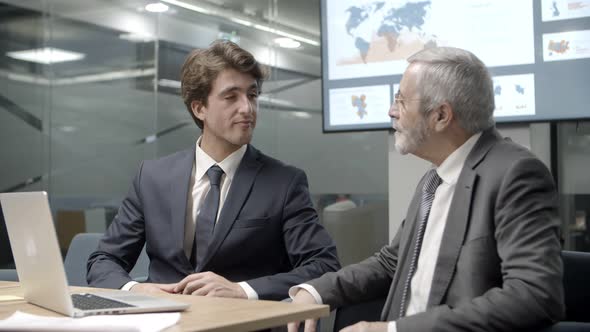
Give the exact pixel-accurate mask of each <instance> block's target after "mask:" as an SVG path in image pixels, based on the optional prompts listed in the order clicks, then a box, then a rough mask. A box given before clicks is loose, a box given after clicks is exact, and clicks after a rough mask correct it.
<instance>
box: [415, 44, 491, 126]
mask: <svg viewBox="0 0 590 332" xmlns="http://www.w3.org/2000/svg"><path fill="white" fill-rule="evenodd" d="M408 62H410V64H419V65H421V67H422V68H421V70H419V71H418V78H417V82H416V86H417V91H418V93H419V94H420V98H421V99H422V105H423V107H422V108H423V109H424V110H425V111H430V110H432V109H434V108H435V107H437V106H438V105H440V104H441V103H443V102H448V103H449V104H450V105H451V107H452V108H453V112H454V114H455V117H456V118H457V120H458V121H459V125H460V126H461V127H462V128H463V129H464V130H466V131H467V132H469V133H472V134H473V133H477V132H480V131H483V130H485V129H487V128H489V127H491V126H493V125H494V108H495V104H494V83H493V81H492V78H491V76H490V73H489V72H488V70H487V68H486V66H485V65H484V63H483V62H482V61H481V60H480V59H478V58H477V57H476V56H475V55H474V54H473V53H471V52H469V51H465V50H462V49H458V48H454V47H434V48H428V49H425V50H422V51H420V52H418V53H416V54H414V55H412V56H411V57H409V58H408Z"/></svg>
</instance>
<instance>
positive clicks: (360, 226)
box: [322, 202, 389, 266]
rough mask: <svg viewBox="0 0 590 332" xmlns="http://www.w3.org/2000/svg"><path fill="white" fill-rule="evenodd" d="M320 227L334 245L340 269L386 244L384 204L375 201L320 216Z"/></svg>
mask: <svg viewBox="0 0 590 332" xmlns="http://www.w3.org/2000/svg"><path fill="white" fill-rule="evenodd" d="M322 222H323V224H324V227H325V228H326V230H327V231H328V233H330V235H331V236H332V239H334V242H336V248H337V249H338V257H339V258H340V263H341V264H342V266H346V265H349V264H354V263H358V262H360V261H362V260H363V259H365V258H367V257H370V256H372V255H373V254H374V253H376V252H377V251H379V250H380V249H381V247H383V246H384V245H386V244H387V242H388V236H389V233H388V231H387V228H388V224H389V222H388V212H387V202H376V203H370V204H367V205H363V206H359V207H356V208H352V209H349V210H346V211H328V210H324V211H323V213H322Z"/></svg>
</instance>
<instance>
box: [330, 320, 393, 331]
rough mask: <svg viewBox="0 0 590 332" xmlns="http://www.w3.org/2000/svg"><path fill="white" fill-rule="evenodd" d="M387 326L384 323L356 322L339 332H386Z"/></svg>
mask: <svg viewBox="0 0 590 332" xmlns="http://www.w3.org/2000/svg"><path fill="white" fill-rule="evenodd" d="M387 324H388V323H385V322H358V323H356V324H354V325H351V326H347V327H345V328H343V329H342V330H340V332H387Z"/></svg>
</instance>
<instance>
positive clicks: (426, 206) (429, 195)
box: [399, 169, 442, 318]
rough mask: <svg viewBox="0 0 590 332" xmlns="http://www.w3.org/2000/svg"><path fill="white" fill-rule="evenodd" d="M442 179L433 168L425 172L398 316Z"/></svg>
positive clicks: (402, 309) (404, 306) (401, 309)
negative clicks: (417, 220)
mask: <svg viewBox="0 0 590 332" xmlns="http://www.w3.org/2000/svg"><path fill="white" fill-rule="evenodd" d="M441 182H442V180H441V178H440V177H439V176H438V174H437V173H436V170H435V169H431V170H430V171H428V173H427V174H426V180H425V181H424V187H422V202H421V203H420V224H419V225H418V233H417V234H416V243H415V245H414V251H413V252H412V260H411V261H410V270H409V271H408V277H407V278H406V282H405V283H404V291H403V293H402V300H401V305H400V314H399V317H400V318H401V317H403V316H404V315H405V313H406V304H407V302H408V297H409V294H408V293H409V292H410V285H411V282H412V277H413V276H414V272H416V267H417V265H418V257H419V256H420V249H421V248H422V240H423V239H424V231H425V230H426V222H427V221H428V215H430V208H431V207H432V201H433V200H434V192H435V191H436V188H438V186H439V185H440V184H441Z"/></svg>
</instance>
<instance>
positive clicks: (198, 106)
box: [191, 100, 205, 121]
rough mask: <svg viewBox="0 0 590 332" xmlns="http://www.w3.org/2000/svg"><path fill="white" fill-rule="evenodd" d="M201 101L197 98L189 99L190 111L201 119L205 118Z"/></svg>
mask: <svg viewBox="0 0 590 332" xmlns="http://www.w3.org/2000/svg"><path fill="white" fill-rule="evenodd" d="M203 108H204V107H203V103H201V102H200V101H198V100H193V101H191V111H192V112H193V114H194V115H195V117H196V118H197V119H199V120H201V121H204V120H205V112H203Z"/></svg>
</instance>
